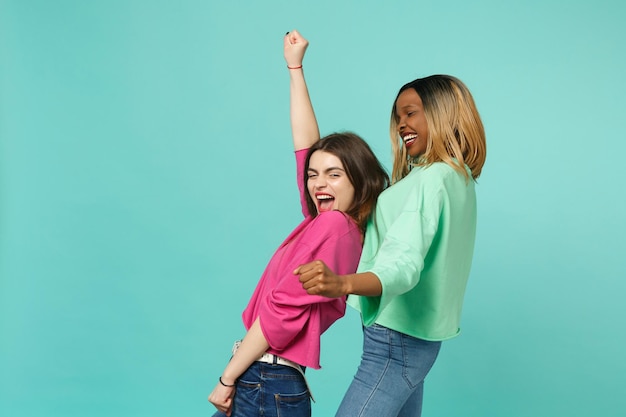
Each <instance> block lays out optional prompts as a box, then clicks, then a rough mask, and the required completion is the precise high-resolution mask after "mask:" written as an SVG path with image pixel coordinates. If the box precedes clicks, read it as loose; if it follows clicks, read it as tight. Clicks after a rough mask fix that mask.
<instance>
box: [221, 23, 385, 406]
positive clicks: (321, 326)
mask: <svg viewBox="0 0 626 417" xmlns="http://www.w3.org/2000/svg"><path fill="white" fill-rule="evenodd" d="M307 46H308V42H307V40H306V39H304V38H303V37H302V36H301V35H300V34H299V33H298V32H296V31H293V32H291V33H288V34H287V35H286V36H285V38H284V56H285V60H286V61H287V68H288V69H289V74H290V97H291V104H290V113H291V128H292V136H293V143H294V148H295V154H296V165H297V179H298V188H299V190H300V201H301V205H302V213H303V214H304V217H305V219H304V220H303V221H302V223H300V225H298V226H297V227H296V228H295V230H294V231H293V232H292V233H291V234H290V235H289V236H288V237H287V238H286V239H285V241H284V242H283V244H282V245H281V246H280V247H279V248H278V249H277V251H276V252H275V254H274V256H273V257H272V259H271V260H270V262H269V264H268V265H267V267H266V269H265V272H264V273H263V275H262V277H261V279H260V280H259V283H258V285H257V287H256V289H255V291H254V293H253V295H252V298H251V299H250V302H249V304H248V306H247V307H246V309H245V311H244V312H243V315H242V318H243V322H244V325H245V327H246V329H247V333H246V335H245V337H244V338H243V340H242V341H241V342H240V343H237V344H236V347H235V348H234V349H233V356H232V358H231V360H230V361H229V362H228V364H227V365H226V368H225V369H224V371H223V372H222V375H221V376H220V377H219V381H218V383H217V385H216V387H215V389H214V390H213V392H212V393H211V394H210V395H209V401H210V402H211V403H212V404H214V405H215V407H216V408H217V409H218V412H217V413H216V416H223V415H224V414H225V415H227V416H231V417H244V416H252V415H260V414H263V415H265V416H279V415H280V416H289V417H300V416H310V415H311V403H310V399H311V394H310V391H309V389H308V386H307V384H306V379H305V378H304V370H305V368H306V367H312V368H315V369H319V368H320V363H319V357H320V336H321V334H322V333H323V332H324V331H326V329H328V327H330V325H331V324H332V323H334V322H335V321H336V320H337V319H339V318H340V317H342V316H343V315H344V313H345V307H346V303H345V301H346V300H345V297H342V298H335V299H331V298H326V297H321V296H314V295H309V294H307V292H306V291H305V290H304V289H303V288H302V286H301V284H300V282H299V281H298V277H297V276H295V275H294V274H293V271H294V269H296V267H297V266H298V265H302V264H304V263H307V262H310V261H312V260H314V259H322V260H324V262H325V263H326V264H327V265H329V266H330V265H332V268H333V270H335V271H339V273H342V274H348V273H354V272H355V271H356V268H357V265H358V262H359V258H360V255H361V246H362V242H363V232H364V230H365V225H366V223H367V220H368V219H369V217H370V214H371V212H372V210H373V208H374V206H375V204H376V199H377V197H378V195H379V194H380V193H381V192H382V191H383V189H385V188H386V187H387V185H388V183H389V178H388V176H387V174H386V172H385V170H384V168H383V167H382V165H381V164H380V162H379V161H378V159H377V158H376V156H375V155H374V154H373V152H372V151H371V149H370V148H369V146H368V145H367V144H366V143H365V142H364V141H363V140H362V139H361V138H360V137H358V136H357V135H355V134H352V133H335V134H331V135H329V136H327V137H325V138H323V139H321V140H320V134H319V128H318V126H317V121H316V119H315V114H314V112H313V107H312V105H311V101H310V98H309V93H308V90H307V86H306V82H305V79H304V73H303V70H302V60H303V58H304V53H305V51H306V48H307Z"/></svg>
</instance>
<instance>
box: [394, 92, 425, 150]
mask: <svg viewBox="0 0 626 417" xmlns="http://www.w3.org/2000/svg"><path fill="white" fill-rule="evenodd" d="M396 119H397V126H398V134H400V137H401V138H402V140H403V141H404V146H405V147H406V150H407V152H408V154H409V155H411V156H412V157H416V156H420V155H422V154H423V153H424V152H426V148H427V146H428V123H427V122H426V115H425V114H424V105H423V104H422V99H421V98H420V96H419V94H417V91H415V90H414V89H413V88H407V89H406V90H404V91H403V92H402V93H400V95H399V96H398V99H397V100H396Z"/></svg>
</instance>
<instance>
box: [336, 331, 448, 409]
mask: <svg viewBox="0 0 626 417" xmlns="http://www.w3.org/2000/svg"><path fill="white" fill-rule="evenodd" d="M440 348H441V342H429V341H426V340H422V339H417V338H415V337H411V336H408V335H406V334H403V333H400V332H396V331H395V330H391V329H388V328H386V327H383V326H380V325H378V324H374V325H372V326H369V327H365V328H364V330H363V356H362V357H361V364H360V365H359V369H358V370H357V373H356V375H355V376H354V379H353V380H352V384H351V385H350V387H349V388H348V392H346V395H345V396H344V398H343V401H342V402H341V405H340V406H339V410H338V411H337V414H336V417H419V416H420V415H421V414H422V394H423V389H424V378H425V377H426V374H428V371H430V368H432V366H433V364H434V363H435V359H437V355H438V354H439V349H440Z"/></svg>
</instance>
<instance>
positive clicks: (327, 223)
mask: <svg viewBox="0 0 626 417" xmlns="http://www.w3.org/2000/svg"><path fill="white" fill-rule="evenodd" d="M313 221H314V222H317V224H315V225H314V227H311V228H310V229H309V230H308V233H307V235H306V237H307V238H308V239H307V240H306V241H304V239H303V241H301V242H298V248H297V249H296V253H294V256H293V257H292V258H291V259H290V262H289V263H290V265H289V268H291V269H290V272H291V271H293V270H294V269H295V268H296V267H297V266H298V265H301V264H302V263H306V262H310V261H312V260H315V259H320V260H322V261H324V262H325V263H326V264H327V265H328V266H329V267H330V268H331V269H332V270H333V271H335V272H337V273H338V274H349V273H354V272H355V271H356V268H357V265H358V262H359V258H360V254H361V234H360V232H359V230H358V227H356V225H355V224H354V222H353V221H352V220H350V219H349V218H348V217H347V216H346V215H345V214H343V213H341V212H339V211H332V212H328V213H323V214H321V215H318V216H317V217H316V218H315V219H314V220H313ZM345 301H346V300H345V298H326V297H322V296H315V295H309V294H307V293H306V291H305V290H304V289H303V288H302V285H301V284H300V281H299V280H298V276H296V275H293V274H291V273H289V274H286V275H285V276H284V277H283V278H282V279H281V280H280V283H279V284H278V285H277V286H276V287H275V288H274V289H273V290H272V292H271V294H270V296H269V297H268V299H267V300H265V302H264V303H263V304H264V305H263V307H262V309H261V314H260V319H261V328H262V329H263V333H264V335H265V337H266V339H267V341H268V343H269V344H270V346H271V348H272V349H274V350H275V351H281V350H283V349H285V348H286V347H288V346H290V344H292V342H294V339H296V338H297V339H299V341H298V343H302V340H301V339H305V340H306V344H307V345H308V346H309V348H311V349H313V350H316V351H317V352H318V354H319V337H320V335H321V334H322V333H323V332H324V331H326V329H328V327H330V325H331V324H332V323H334V322H335V321H336V320H337V319H339V318H340V317H342V316H343V315H344V313H345V305H346V303H345Z"/></svg>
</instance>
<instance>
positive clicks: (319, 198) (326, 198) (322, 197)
mask: <svg viewBox="0 0 626 417" xmlns="http://www.w3.org/2000/svg"><path fill="white" fill-rule="evenodd" d="M333 198H334V197H333V196H330V195H318V196H317V199H318V200H331V199H333Z"/></svg>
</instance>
